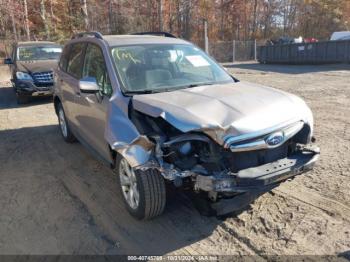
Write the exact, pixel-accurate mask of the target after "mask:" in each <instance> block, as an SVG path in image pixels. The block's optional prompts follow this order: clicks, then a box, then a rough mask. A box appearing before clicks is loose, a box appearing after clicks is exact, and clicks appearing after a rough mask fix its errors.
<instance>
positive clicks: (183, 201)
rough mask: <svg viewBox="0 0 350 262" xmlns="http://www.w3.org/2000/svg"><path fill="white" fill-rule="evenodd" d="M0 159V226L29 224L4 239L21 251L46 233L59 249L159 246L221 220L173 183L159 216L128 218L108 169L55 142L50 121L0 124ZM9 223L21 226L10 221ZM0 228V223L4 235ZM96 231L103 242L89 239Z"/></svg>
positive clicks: (202, 232) (112, 250)
mask: <svg viewBox="0 0 350 262" xmlns="http://www.w3.org/2000/svg"><path fill="white" fill-rule="evenodd" d="M0 162H1V163H4V164H3V165H2V166H1V176H0V184H3V185H7V186H6V187H1V192H0V199H2V200H3V201H1V200H0V204H1V207H2V212H4V213H6V214H8V216H9V217H11V223H8V222H6V221H7V220H6V219H4V220H1V221H0V228H2V229H6V230H10V231H13V232H16V234H14V236H17V235H18V236H21V234H18V232H17V231H18V230H22V231H23V232H32V233H31V235H30V236H28V235H27V234H25V236H26V237H20V238H18V239H11V241H15V242H16V243H17V245H18V246H20V247H21V248H22V252H26V253H27V254H30V253H31V252H35V251H36V250H38V251H39V252H45V251H44V250H42V249H40V248H41V247H42V246H45V247H46V248H49V247H50V245H49V244H48V243H46V242H47V241H49V239H55V240H54V241H55V244H54V245H53V246H61V249H60V252H61V253H65V252H68V253H73V254H89V253H93V254H96V253H105V254H127V253H133V254H152V255H154V254H166V253H169V252H172V251H176V250H179V249H181V248H186V247H188V246H189V245H191V244H193V243H196V242H198V241H201V240H202V239H205V238H207V237H209V236H210V235H211V234H212V233H213V231H214V230H215V229H216V228H217V226H218V225H220V224H221V223H222V221H221V220H219V219H217V218H215V217H204V216H201V215H200V214H199V212H198V211H197V210H196V208H195V207H194V205H193V201H192V200H191V199H190V198H188V196H187V195H185V194H184V193H182V192H180V191H177V190H174V189H173V190H170V191H169V192H170V193H169V194H168V197H167V201H168V202H167V207H166V210H165V212H164V214H163V215H162V216H160V217H158V218H155V219H153V220H151V221H138V220H136V219H134V218H133V217H131V216H130V215H129V214H128V213H127V212H126V210H125V208H124V204H123V202H122V199H121V197H122V196H121V194H120V192H119V191H118V189H117V187H116V179H117V178H116V176H115V174H114V173H113V172H111V170H110V169H109V167H106V166H104V164H102V163H101V162H99V161H97V160H95V158H94V157H93V156H92V155H90V154H89V153H88V152H87V150H86V149H85V148H83V146H82V145H81V144H79V143H74V144H67V143H63V140H62V138H61V136H60V133H59V131H58V126H57V125H50V126H38V127H28V128H21V129H14V130H4V131H0ZM57 192H60V193H57ZM9 195H11V201H8V200H6V199H8V198H9V197H8V196H9ZM22 199H25V201H22ZM5 200H6V201H5ZM34 203H35V204H34ZM19 214H20V215H19ZM236 215H237V214H236ZM23 216H24V217H26V220H25V222H23V221H22V222H21V217H23ZM62 217H63V218H64V219H63V220H62ZM32 221H34V222H32ZM67 221H68V222H67ZM81 221H86V222H84V223H86V224H87V225H86V226H84V227H82V226H81V225H84V223H83V222H81ZM17 224H21V229H16V228H12V227H14V226H15V225H17ZM6 230H0V239H3V240H4V242H6V239H8V238H6V234H7V231H6ZM77 231H79V234H80V235H81V236H80V238H81V237H82V236H84V240H82V239H79V237H78V236H76V235H75V234H76V232H77ZM32 239H40V240H36V241H31V240H32ZM96 239H97V240H101V241H103V242H104V246H103V245H102V247H101V244H100V246H96ZM73 240H74V241H73ZM82 241H83V244H82ZM56 242H57V243H56ZM6 244H9V245H10V243H2V247H3V248H6ZM13 248H14V247H13ZM1 250H2V251H5V250H3V249H2V248H1V247H0V252H1ZM40 250H41V251H40ZM7 251H8V249H7ZM49 251H50V252H51V253H52V252H55V249H53V250H49ZM197 252H198V253H202V254H204V253H207V250H198V251H197Z"/></svg>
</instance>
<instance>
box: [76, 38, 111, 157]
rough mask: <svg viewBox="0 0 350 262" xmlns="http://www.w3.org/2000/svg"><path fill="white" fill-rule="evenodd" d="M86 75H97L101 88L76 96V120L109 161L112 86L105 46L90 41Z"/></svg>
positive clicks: (84, 72) (87, 138)
mask: <svg viewBox="0 0 350 262" xmlns="http://www.w3.org/2000/svg"><path fill="white" fill-rule="evenodd" d="M83 65H84V66H83V72H82V78H84V77H93V78H95V79H96V82H97V84H98V86H99V88H100V91H99V92H98V93H96V94H88V93H80V94H77V95H76V96H75V105H76V119H77V122H78V125H79V132H80V135H81V136H82V138H83V139H84V140H85V141H86V142H87V143H88V145H89V146H91V147H92V149H93V150H94V151H96V152H97V153H98V154H99V155H100V156H102V157H103V158H104V159H105V160H107V161H109V160H110V152H109V148H108V144H107V142H106V140H105V139H104V132H105V126H106V117H107V105H108V101H109V98H110V96H111V95H112V86H111V82H110V78H109V75H108V72H107V67H106V63H105V59H104V56H103V52H102V49H101V48H100V47H99V46H98V45H96V44H92V43H89V44H88V45H87V48H86V53H85V59H84V63H83Z"/></svg>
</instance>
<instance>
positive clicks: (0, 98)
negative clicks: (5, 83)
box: [0, 87, 52, 110]
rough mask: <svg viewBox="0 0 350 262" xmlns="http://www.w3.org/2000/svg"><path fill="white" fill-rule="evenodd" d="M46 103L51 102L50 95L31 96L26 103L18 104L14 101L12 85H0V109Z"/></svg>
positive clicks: (14, 95)
mask: <svg viewBox="0 0 350 262" xmlns="http://www.w3.org/2000/svg"><path fill="white" fill-rule="evenodd" d="M47 103H52V96H49V97H33V98H31V99H30V100H29V101H28V103H26V104H21V105H19V104H18V103H17V101H16V94H15V92H14V90H13V88H12V87H0V110H1V109H12V108H21V107H31V106H36V105H42V104H47Z"/></svg>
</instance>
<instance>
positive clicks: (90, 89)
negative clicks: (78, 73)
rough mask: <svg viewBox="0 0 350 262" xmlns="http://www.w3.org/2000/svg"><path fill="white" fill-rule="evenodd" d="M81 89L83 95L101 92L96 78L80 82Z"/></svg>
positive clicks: (87, 78)
mask: <svg viewBox="0 0 350 262" xmlns="http://www.w3.org/2000/svg"><path fill="white" fill-rule="evenodd" d="M79 89H80V91H81V92H82V93H90V94H94V93H97V92H98V91H100V88H99V86H98V84H97V81H96V78H95V77H84V78H82V79H81V80H80V81H79Z"/></svg>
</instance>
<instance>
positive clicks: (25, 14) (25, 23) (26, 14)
mask: <svg viewBox="0 0 350 262" xmlns="http://www.w3.org/2000/svg"><path fill="white" fill-rule="evenodd" d="M23 6H24V29H25V32H26V36H27V40H28V41H29V40H30V30H29V19H28V4H27V0H23Z"/></svg>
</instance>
